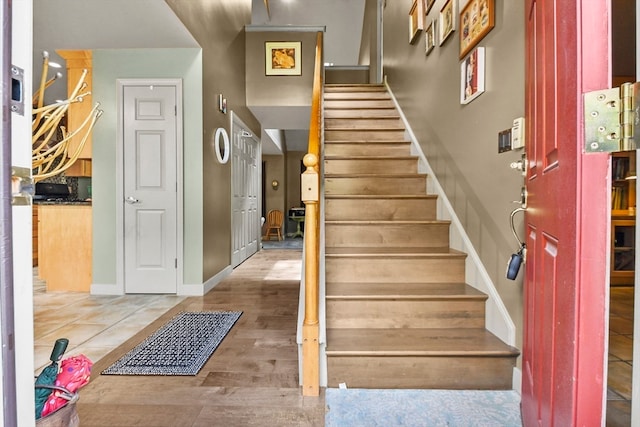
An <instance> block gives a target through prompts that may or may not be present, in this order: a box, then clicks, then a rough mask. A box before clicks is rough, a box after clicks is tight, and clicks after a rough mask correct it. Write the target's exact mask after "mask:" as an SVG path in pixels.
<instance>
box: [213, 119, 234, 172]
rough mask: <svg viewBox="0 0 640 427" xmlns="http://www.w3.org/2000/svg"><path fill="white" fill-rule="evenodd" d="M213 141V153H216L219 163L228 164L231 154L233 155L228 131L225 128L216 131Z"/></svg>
mask: <svg viewBox="0 0 640 427" xmlns="http://www.w3.org/2000/svg"><path fill="white" fill-rule="evenodd" d="M213 140H214V143H213V151H215V153H216V157H217V158H218V161H219V162H220V163H222V164H225V163H227V162H228V161H229V154H230V153H231V146H230V145H229V134H228V133H227V130H226V129H225V128H218V129H216V133H215V135H214V137H213Z"/></svg>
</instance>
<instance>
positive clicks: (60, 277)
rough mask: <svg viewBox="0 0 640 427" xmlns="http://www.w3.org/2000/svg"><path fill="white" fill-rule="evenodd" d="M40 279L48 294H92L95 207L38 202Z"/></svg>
mask: <svg viewBox="0 0 640 427" xmlns="http://www.w3.org/2000/svg"><path fill="white" fill-rule="evenodd" d="M36 205H37V209H38V276H39V277H40V278H41V279H42V280H45V281H46V282H47V291H76V292H89V291H90V289H91V279H92V236H93V234H92V210H91V203H90V202H89V203H87V202H83V203H81V204H79V203H74V202H66V203H65V202H38V203H37V204H36Z"/></svg>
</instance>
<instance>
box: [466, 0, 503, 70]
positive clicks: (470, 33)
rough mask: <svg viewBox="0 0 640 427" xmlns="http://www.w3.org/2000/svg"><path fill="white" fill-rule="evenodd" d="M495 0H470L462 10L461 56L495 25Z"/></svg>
mask: <svg viewBox="0 0 640 427" xmlns="http://www.w3.org/2000/svg"><path fill="white" fill-rule="evenodd" d="M495 13H496V12H495V0H469V2H468V3H467V4H466V5H465V7H464V8H463V9H462V11H461V12H460V58H464V57H465V55H466V54H467V53H469V52H470V51H471V49H473V48H474V47H475V46H476V45H477V44H478V43H479V42H480V40H482V38H483V37H484V36H486V35H487V33H488V32H489V31H491V29H492V28H493V27H494V26H495Z"/></svg>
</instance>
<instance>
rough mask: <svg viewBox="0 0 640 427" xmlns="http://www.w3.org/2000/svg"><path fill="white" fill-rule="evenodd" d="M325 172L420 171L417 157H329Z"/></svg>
mask: <svg viewBox="0 0 640 427" xmlns="http://www.w3.org/2000/svg"><path fill="white" fill-rule="evenodd" d="M324 173H327V174H332V173H333V174H347V173H358V174H360V173H418V161H417V160H416V159H392V158H389V159H329V160H325V162H324Z"/></svg>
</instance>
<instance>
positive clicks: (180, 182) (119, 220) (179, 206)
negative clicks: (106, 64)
mask: <svg viewBox="0 0 640 427" xmlns="http://www.w3.org/2000/svg"><path fill="white" fill-rule="evenodd" d="M150 85H153V86H175V88H176V187H177V188H176V257H177V259H178V267H177V269H176V294H177V295H182V294H183V290H182V287H183V286H184V284H183V280H184V262H183V260H184V231H183V222H184V218H183V210H184V189H183V187H184V179H183V163H184V161H183V156H184V146H183V133H184V129H183V123H182V119H183V108H182V103H183V95H182V93H183V92H182V79H117V80H116V107H117V109H118V111H117V140H116V171H115V178H116V200H115V203H116V284H115V287H113V289H114V290H115V292H112V293H110V295H123V294H124V293H125V290H124V234H123V233H124V231H123V230H124V211H123V208H124V205H123V203H122V201H123V200H124V191H123V186H124V182H123V162H124V118H123V114H124V110H123V108H122V103H123V101H124V96H123V95H124V87H125V86H150ZM112 286H113V285H109V287H112ZM94 289H96V291H97V292H98V291H99V290H103V289H104V290H105V291H106V290H107V289H108V288H107V287H106V286H105V287H103V286H102V285H92V286H91V290H92V292H93V290H94Z"/></svg>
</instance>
